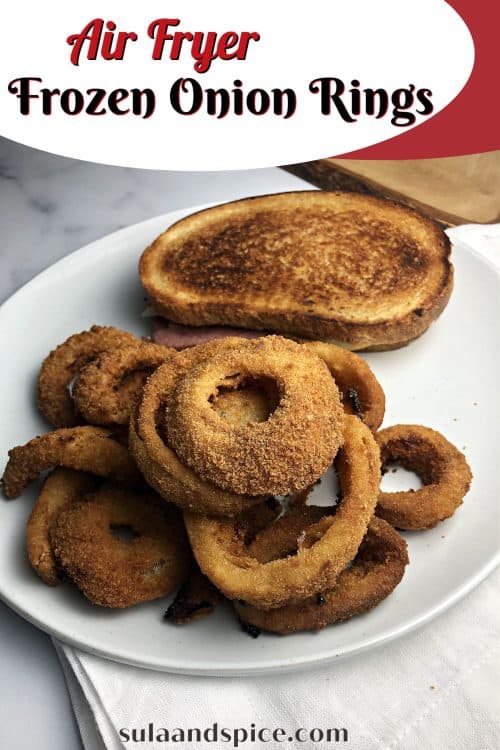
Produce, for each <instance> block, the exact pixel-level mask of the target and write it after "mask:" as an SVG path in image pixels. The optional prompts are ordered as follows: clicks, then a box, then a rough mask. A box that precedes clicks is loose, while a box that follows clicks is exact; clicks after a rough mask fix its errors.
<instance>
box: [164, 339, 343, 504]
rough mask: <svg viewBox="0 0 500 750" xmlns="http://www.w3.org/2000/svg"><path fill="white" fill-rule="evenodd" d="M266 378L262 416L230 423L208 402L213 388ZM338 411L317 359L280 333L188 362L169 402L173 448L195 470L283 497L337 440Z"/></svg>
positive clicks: (231, 487)
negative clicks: (267, 404)
mask: <svg viewBox="0 0 500 750" xmlns="http://www.w3.org/2000/svg"><path fill="white" fill-rule="evenodd" d="M246 378H265V379H267V380H268V381H270V383H271V385H273V386H274V387H275V389H276V391H277V398H276V402H277V405H276V408H275V410H274V411H273V413H272V414H270V416H269V418H268V419H267V420H265V421H264V422H249V423H246V424H233V423H230V422H228V421H227V420H225V419H223V418H221V417H220V415H219V414H217V412H216V411H215V410H214V409H213V408H212V402H213V400H214V399H215V398H216V397H217V394H218V391H219V389H220V388H224V387H227V386H228V384H231V383H234V384H235V385H237V384H238V383H240V382H244V381H245V379H246ZM343 416H344V415H343V410H342V406H341V404H340V397H339V392H338V389H337V387H336V385H335V382H334V380H333V379H332V377H331V376H330V373H329V371H328V369H327V367H326V366H325V364H324V362H323V361H322V360H321V359H320V358H319V357H317V356H316V355H315V354H314V353H312V352H311V351H310V350H309V349H307V348H306V347H303V346H301V345H300V344H296V343H295V342H293V341H289V340H287V339H283V338H281V337H279V336H267V337H265V338H262V339H256V340H254V341H248V342H246V343H244V344H242V345H241V347H239V348H235V349H232V350H231V351H228V352H224V353H221V354H219V355H216V356H214V357H213V358H211V359H209V360H207V361H205V362H202V363H201V364H200V365H198V366H196V367H193V368H192V369H191V370H189V372H187V374H186V375H185V376H184V378H182V379H181V381H180V382H179V383H178V385H177V387H176V389H175V391H174V393H173V395H172V397H171V399H170V401H169V404H168V411H167V415H166V426H167V431H168V435H169V441H170V444H171V445H172V448H173V449H174V450H175V452H176V454H177V455H178V456H179V458H181V459H182V461H183V462H184V463H185V464H187V465H188V466H190V467H191V468H192V469H193V471H195V472H196V474H197V475H198V476H200V477H201V478H202V479H204V480H205V481H207V482H212V483H213V484H216V485H217V486H219V487H221V488H222V489H224V490H228V491H231V492H238V493H241V494H245V495H262V494H271V495H272V494H275V495H286V494H288V493H289V492H294V491H299V490H301V489H304V488H305V487H307V486H308V485H310V484H312V483H313V482H315V481H316V479H318V477H320V476H321V475H322V474H323V473H324V472H325V471H326V470H327V468H328V467H329V466H330V464H331V462H332V460H333V458H334V456H335V454H336V453H337V450H338V448H339V446H340V445H341V442H342V426H343Z"/></svg>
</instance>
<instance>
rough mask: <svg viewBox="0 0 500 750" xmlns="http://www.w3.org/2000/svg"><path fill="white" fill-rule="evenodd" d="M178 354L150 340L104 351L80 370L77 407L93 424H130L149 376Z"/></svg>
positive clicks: (77, 381)
mask: <svg viewBox="0 0 500 750" xmlns="http://www.w3.org/2000/svg"><path fill="white" fill-rule="evenodd" d="M178 356H179V354H178V353H177V352H176V351H175V349H168V348H167V347H166V346H162V345H161V344H153V343H151V342H146V341H140V342H137V343H135V344H131V345H129V346H123V347H120V348H119V349H114V350H111V351H106V352H103V353H102V354H100V355H99V356H98V357H96V358H95V359H93V360H92V361H90V362H89V363H88V364H86V365H85V366H84V367H82V368H81V369H80V371H79V373H78V376H77V378H76V380H75V384H74V386H73V393H72V395H73V401H74V403H75V406H76V408H77V410H78V411H79V412H80V414H81V415H82V416H83V417H84V418H85V419H86V421H87V422H89V423H90V424H95V425H125V424H128V422H129V419H130V414H131V412H132V411H133V409H134V407H135V404H136V403H137V400H138V398H139V396H140V393H141V391H142V387H143V385H144V382H145V380H146V378H147V376H148V375H150V374H151V372H153V370H155V369H156V368H157V367H159V366H160V365H161V364H162V363H163V362H165V361H167V360H168V359H171V358H173V357H178ZM131 376H132V377H131ZM124 383H125V392H124V389H123V388H120V386H122V384H124Z"/></svg>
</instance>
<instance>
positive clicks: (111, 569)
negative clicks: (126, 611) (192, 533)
mask: <svg viewBox="0 0 500 750" xmlns="http://www.w3.org/2000/svg"><path fill="white" fill-rule="evenodd" d="M126 531H129V532H130V534H131V535H132V536H133V538H130V539H128V540H124V539H121V538H119V537H118V533H119V532H126ZM50 539H51V544H52V548H53V550H54V555H55V558H56V560H57V563H58V565H59V566H60V567H61V568H62V570H63V571H64V572H65V574H66V575H67V576H68V577H69V578H70V579H71V580H72V581H73V583H75V584H76V586H77V587H78V588H79V589H80V591H82V593H83V594H84V595H85V596H86V597H87V599H89V600H90V601H91V602H93V604H99V605H100V606H102V607H119V608H123V607H131V606H132V605H134V604H139V603H140V602H147V601H150V600H151V599H157V598H159V597H161V596H166V595H167V594H168V593H169V592H170V591H172V589H174V588H176V587H177V586H178V585H179V584H181V583H182V582H183V581H184V580H185V579H186V577H187V575H188V572H189V568H190V565H191V560H192V558H191V553H190V550H189V545H188V542H187V537H186V532H185V529H184V525H183V523H182V517H181V514H180V513H179V511H178V510H177V508H176V507H175V506H174V505H166V504H165V503H163V502H162V503H161V504H159V503H158V502H157V501H156V496H155V495H153V494H151V493H150V494H144V495H139V494H134V493H130V492H126V491H125V490H122V489H117V488H105V489H104V488H103V489H101V490H100V491H98V492H96V493H95V494H94V495H89V496H88V497H87V498H86V499H84V500H81V501H79V502H76V503H74V504H72V505H70V506H69V507H68V508H67V509H66V510H63V511H62V512H61V513H60V514H59V516H58V517H57V519H56V521H55V523H54V525H53V526H52V530H51V533H50Z"/></svg>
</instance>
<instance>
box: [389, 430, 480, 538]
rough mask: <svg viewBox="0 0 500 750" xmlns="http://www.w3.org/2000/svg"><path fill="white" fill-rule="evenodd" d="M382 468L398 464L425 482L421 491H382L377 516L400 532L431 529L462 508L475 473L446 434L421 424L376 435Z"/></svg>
mask: <svg viewBox="0 0 500 750" xmlns="http://www.w3.org/2000/svg"><path fill="white" fill-rule="evenodd" d="M375 438H376V440H377V443H378V445H379V447H380V455H381V461H382V465H383V466H385V465H387V464H390V463H397V464H400V465H401V466H403V467H404V468H405V469H408V470H409V471H413V472H415V474H417V475H418V476H419V477H420V479H421V480H422V483H423V485H424V486H423V487H422V488H421V489H419V490H406V491H402V492H380V495H379V498H378V503H377V510H376V513H377V516H380V518H384V519H385V520H386V521H388V523H390V524H392V525H393V526H395V527H396V528H398V529H408V530H419V529H430V528H432V527H433V526H435V525H436V524H437V523H439V521H443V520H444V519H445V518H449V517H450V516H452V515H453V513H454V512H455V510H456V509H457V508H458V507H459V505H461V503H462V500H463V497H464V495H465V494H466V493H467V491H468V489H469V486H470V483H471V479H472V473H471V470H470V468H469V465H468V464H467V461H466V460H465V456H464V455H463V454H462V453H461V452H460V451H459V450H458V449H457V448H455V446H454V445H452V444H451V443H450V442H449V441H448V440H446V438H445V437H443V435H441V434H440V433H439V432H436V431H435V430H431V429H430V428H429V427H422V426H421V425H411V424H407V425H394V426H393V427H387V428H386V429H385V430H381V431H380V432H379V433H377V435H376V436H375Z"/></svg>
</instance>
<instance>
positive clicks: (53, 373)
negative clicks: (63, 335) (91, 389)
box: [37, 326, 138, 427]
mask: <svg viewBox="0 0 500 750" xmlns="http://www.w3.org/2000/svg"><path fill="white" fill-rule="evenodd" d="M137 341H138V339H137V337H136V336H134V335H133V334H131V333H128V331H121V330H120V329H119V328H113V327H112V326H92V328H91V329H90V331H82V332H81V333H75V334H74V335H73V336H70V337H69V338H68V339H67V340H66V341H64V343H62V344H60V345H59V346H58V347H57V348H56V349H54V350H53V351H52V352H50V354H49V355H48V356H47V357H46V358H45V360H44V361H43V363H42V367H41V370H40V374H39V376H38V393H37V403H38V408H39V409H40V411H41V412H42V414H43V415H44V417H45V418H46V419H47V420H48V421H49V422H50V424H52V425H53V426H54V427H73V426H74V425H77V424H79V423H80V422H81V421H82V420H81V419H80V417H79V415H78V414H77V412H76V409H75V406H74V404H73V400H72V398H71V394H70V392H69V386H70V383H71V381H72V380H73V378H74V377H75V375H76V374H77V373H78V371H79V370H80V368H81V367H83V366H84V365H85V364H86V363H87V362H89V361H90V360H91V359H93V358H94V357H96V356H97V355H98V354H100V353H101V352H104V351H107V350H108V349H116V348H117V347H119V346H126V345H127V344H133V343H136V342H137Z"/></svg>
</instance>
